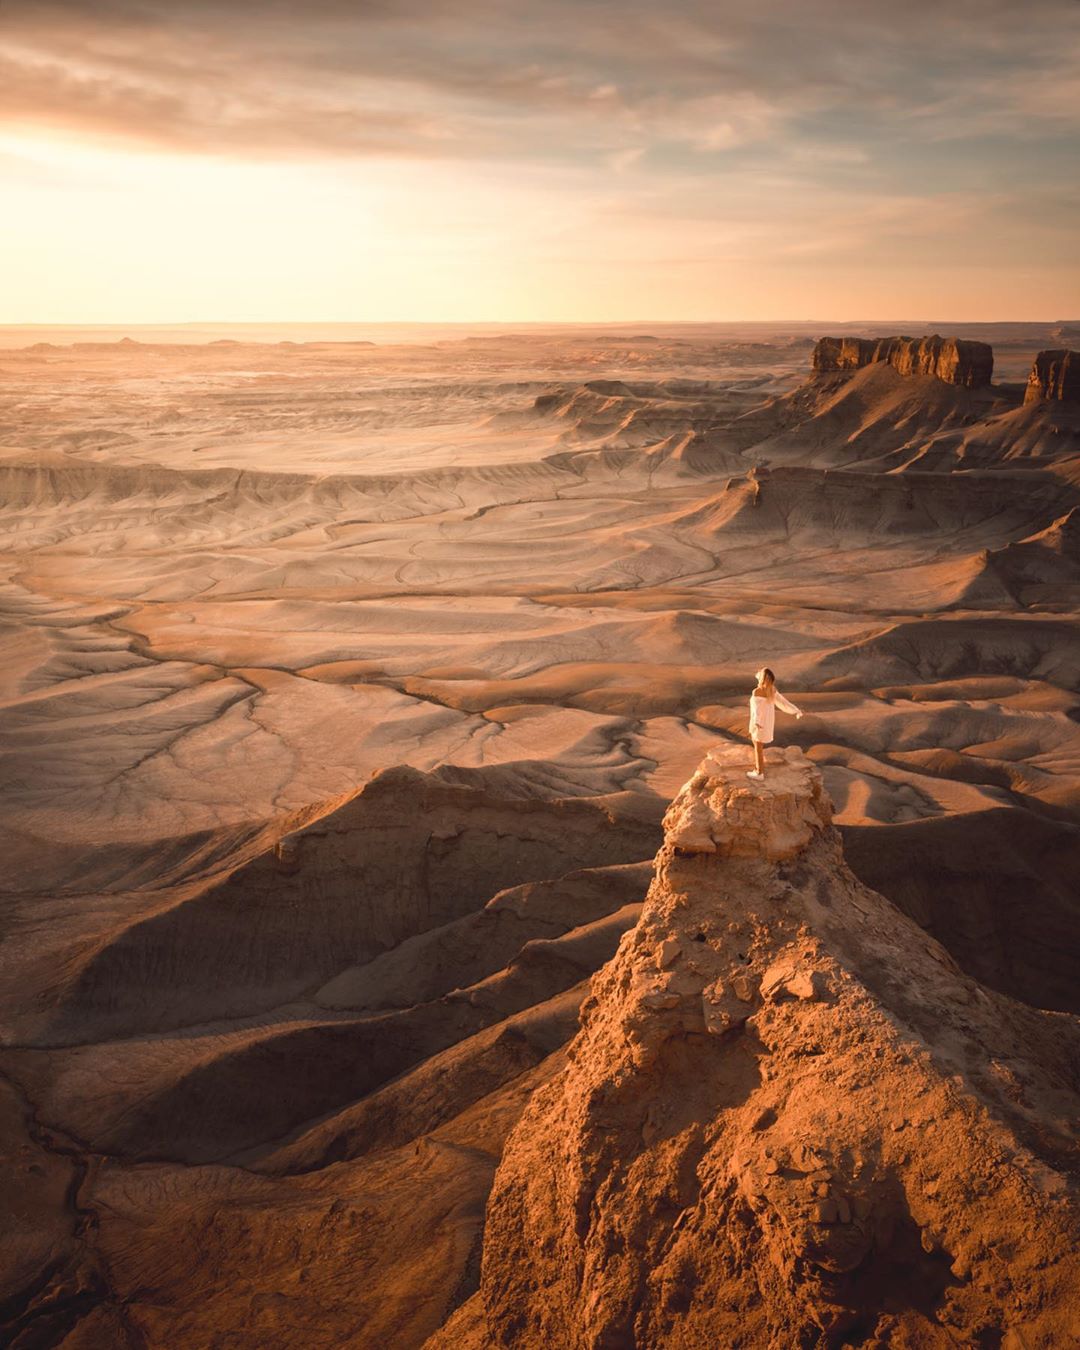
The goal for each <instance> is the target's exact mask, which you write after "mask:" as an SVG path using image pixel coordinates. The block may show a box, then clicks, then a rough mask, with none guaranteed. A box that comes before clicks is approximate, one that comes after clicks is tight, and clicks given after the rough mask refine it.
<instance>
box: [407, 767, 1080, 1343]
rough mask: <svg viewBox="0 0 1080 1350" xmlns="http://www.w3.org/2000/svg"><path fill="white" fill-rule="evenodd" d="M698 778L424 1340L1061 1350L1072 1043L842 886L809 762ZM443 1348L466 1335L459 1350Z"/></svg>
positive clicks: (1074, 1302)
mask: <svg viewBox="0 0 1080 1350" xmlns="http://www.w3.org/2000/svg"><path fill="white" fill-rule="evenodd" d="M744 761H745V755H744V754H741V753H738V752H735V753H734V754H733V755H732V756H731V757H730V758H717V757H716V755H715V754H714V756H711V757H710V758H708V759H706V760H705V762H704V763H703V764H702V766H701V767H700V769H699V770H698V772H697V773H696V774H695V775H694V776H693V777H692V778H691V779H690V781H689V782H688V783H687V784H686V785H685V786H684V787H683V789H682V790H681V792H680V793H679V795H678V796H677V798H676V800H675V801H674V802H673V803H672V806H671V808H670V809H669V812H668V815H667V818H666V821H665V826H666V837H665V842H664V845H663V847H662V849H661V851H660V853H659V854H658V856H657V859H656V868H655V875H654V880H653V883H652V887H651V890H650V892H649V896H648V898H647V900H646V902H645V906H644V909H643V911H642V914H641V918H640V920H639V922H638V924H637V926H636V927H635V928H633V929H631V930H630V931H628V932H627V934H626V935H625V936H624V938H623V940H622V943H621V945H620V947H619V950H618V952H617V954H616V956H615V957H614V959H613V960H612V961H611V962H609V964H608V965H607V966H605V967H604V968H603V969H602V970H601V971H600V972H599V973H598V974H597V975H596V976H595V977H594V979H593V984H592V990H591V994H590V996H589V998H588V999H587V1000H586V1003H585V1005H584V1007H583V1010H582V1025H581V1029H580V1032H579V1034H578V1036H577V1037H576V1039H575V1040H574V1041H573V1042H572V1044H571V1046H570V1049H569V1052H568V1063H567V1065H566V1067H565V1069H564V1070H563V1071H562V1072H561V1073H559V1074H558V1075H557V1076H556V1077H555V1078H553V1079H552V1080H551V1081H550V1082H548V1083H547V1084H545V1085H543V1086H542V1087H540V1088H539V1089H538V1090H537V1091H536V1092H535V1093H534V1095H533V1097H532V1099H531V1101H530V1104H529V1106H528V1107H527V1108H526V1110H525V1113H524V1115H523V1116H522V1118H521V1120H520V1121H519V1123H518V1125H517V1126H516V1128H515V1129H514V1131H513V1133H512V1134H511V1136H510V1138H509V1141H508V1143H507V1146H506V1149H505V1152H504V1154H503V1158H502V1162H501V1165H500V1167H499V1170H498V1173H497V1176H496V1180H495V1184H494V1188H493V1191H492V1194H491V1197H490V1200H489V1203H488V1208H487V1217H486V1224H485V1237H484V1251H483V1261H482V1275H481V1286H480V1291H479V1293H478V1294H477V1295H475V1296H474V1297H473V1298H472V1299H471V1300H469V1301H468V1302H467V1303H466V1304H465V1305H464V1306H463V1307H462V1308H461V1309H459V1311H458V1314H457V1315H456V1316H455V1318H454V1319H452V1321H451V1323H449V1324H447V1326H446V1327H445V1328H444V1330H443V1332H442V1333H440V1336H438V1337H436V1338H434V1339H433V1341H432V1342H431V1343H430V1344H431V1346H433V1347H435V1346H442V1345H447V1346H448V1345H450V1344H451V1343H455V1344H457V1345H467V1346H475V1347H480V1346H491V1345H500V1346H514V1347H522V1348H525V1347H528V1348H529V1350H532V1348H533V1347H541V1346H549V1345H557V1346H560V1347H567V1350H577V1348H578V1347H581V1348H584V1347H590V1350H599V1348H600V1347H604V1348H606V1350H624V1347H626V1348H629V1347H661V1346H663V1347H669V1348H670V1350H691V1348H694V1350H697V1348H698V1347H713V1346H736V1345H739V1346H744V1347H747V1348H748V1350H749V1348H750V1347H753V1350H780V1347H783V1348H784V1350H788V1347H792V1346H802V1347H833V1346H837V1347H838V1346H841V1345H844V1346H875V1347H883V1346H886V1345H888V1346H910V1347H914V1346H919V1347H937V1346H941V1347H945V1346H955V1345H999V1346H1009V1347H1022V1346H1025V1347H1032V1348H1033V1350H1034V1347H1037V1346H1038V1347H1042V1346H1052V1345H1054V1346H1056V1345H1062V1346H1063V1345H1065V1344H1067V1343H1069V1340H1070V1335H1071V1332H1070V1328H1071V1329H1072V1331H1073V1332H1074V1331H1075V1328H1076V1326H1077V1325H1080V1293H1078V1290H1080V1282H1078V1279H1077V1276H1078V1275H1080V1261H1078V1257H1077V1239H1078V1237H1080V1216H1078V1213H1077V1204H1076V1199H1077V1197H1076V1192H1075V1183H1071V1182H1070V1180H1069V1177H1070V1169H1071V1168H1075V1165H1076V1162H1077V1156H1076V1151H1075V1137H1074V1134H1073V1130H1072V1128H1071V1125H1070V1115H1075V1112H1076V1110H1077V1107H1078V1105H1080V1099H1078V1095H1077V1084H1078V1065H1080V1031H1078V1028H1077V1025H1076V1022H1075V1020H1074V1019H1071V1018H1068V1017H1065V1016H1062V1015H1060V1014H1052V1013H1040V1012H1037V1011H1035V1010H1033V1009H1031V1008H1028V1007H1026V1006H1024V1005H1021V1004H1018V1003H1014V1002H1012V1001H1011V1000H1009V999H1007V998H1004V997H1002V996H1000V995H996V994H992V993H989V992H988V991H987V990H985V989H983V988H982V987H981V986H980V985H979V984H978V983H977V982H976V981H974V980H972V979H970V978H968V977H967V976H965V975H964V974H963V973H962V972H961V971H960V970H959V968H958V967H957V966H956V964H955V963H954V961H953V960H952V958H951V957H950V956H949V955H948V954H947V953H946V952H945V950H944V949H943V948H942V947H940V946H939V945H938V944H937V943H936V942H935V941H934V940H933V939H932V938H930V937H928V936H927V934H926V933H925V932H924V931H923V930H921V929H920V928H918V927H917V926H916V925H915V924H914V923H912V922H911V921H910V920H908V919H907V918H906V917H905V916H904V915H902V914H901V913H900V912H899V911H898V910H897V909H895V908H894V907H893V906H892V905H891V904H890V903H889V902H888V901H887V900H885V899H884V898H883V897H882V896H880V895H878V894H876V893H875V892H873V891H871V890H868V889H867V888H866V887H865V886H863V885H862V884H861V883H860V882H858V881H857V880H856V878H855V877H854V876H853V875H852V873H851V872H850V871H849V870H848V868H847V866H846V865H845V863H844V859H843V855H842V850H841V845H840V840H839V836H838V834H837V833H836V831H835V830H834V829H833V827H832V826H831V824H830V804H829V800H828V797H827V795H826V794H825V793H824V791H823V789H822V785H821V781H820V778H819V775H818V772H817V770H816V769H815V768H814V766H813V765H812V764H811V763H810V762H809V761H808V760H807V759H806V758H805V757H804V756H803V755H802V754H801V752H800V751H798V750H794V749H793V750H789V751H787V752H786V754H785V753H783V752H781V751H779V750H772V751H770V752H769V755H768V764H767V768H768V775H767V778H766V780H765V782H764V783H762V784H754V783H751V782H749V781H748V780H747V778H746V776H745V768H746V765H745V762H744ZM455 1338H456V1340H455Z"/></svg>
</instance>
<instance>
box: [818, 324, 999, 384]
mask: <svg viewBox="0 0 1080 1350" xmlns="http://www.w3.org/2000/svg"><path fill="white" fill-rule="evenodd" d="M812 360H813V368H814V370H815V371H817V372H829V371H837V370H858V369H860V368H861V367H862V366H870V365H874V364H875V363H876V362H879V361H885V362H887V363H888V364H889V365H891V366H892V367H893V368H894V369H895V370H897V371H899V373H900V374H901V375H935V376H936V377H937V378H938V379H939V380H944V381H945V383H946V384H957V385H961V386H963V387H964V388H965V389H979V388H981V387H982V386H983V385H987V384H989V383H990V379H991V376H992V375H993V373H994V351H993V348H992V347H991V346H990V345H989V344H988V343H986V342H972V341H968V340H967V339H964V338H943V337H939V336H938V334H936V333H935V334H933V336H931V337H922V338H910V337H887V338H857V337H851V338H833V337H823V338H820V339H819V340H818V342H817V344H816V345H815V347H814V351H813V357H812Z"/></svg>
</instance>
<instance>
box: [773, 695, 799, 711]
mask: <svg viewBox="0 0 1080 1350" xmlns="http://www.w3.org/2000/svg"><path fill="white" fill-rule="evenodd" d="M773 702H774V703H775V704H776V706H777V707H778V708H780V709H781V710H782V711H783V712H786V713H791V715H792V716H793V717H801V716H802V709H801V708H796V706H795V704H794V703H792V702H791V701H790V699H786V698H785V697H784V696H783V694H782V693H781V692H780V690H779V689H777V691H776V692H775V693H774V694H773Z"/></svg>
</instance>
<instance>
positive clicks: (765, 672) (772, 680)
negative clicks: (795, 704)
mask: <svg viewBox="0 0 1080 1350" xmlns="http://www.w3.org/2000/svg"><path fill="white" fill-rule="evenodd" d="M758 681H759V683H760V686H761V688H762V689H763V690H764V691H765V695H766V697H767V698H772V696H773V694H775V693H776V676H775V675H774V674H773V673H772V671H771V670H770V669H769V667H768V666H762V667H761V670H760V672H759V674H758Z"/></svg>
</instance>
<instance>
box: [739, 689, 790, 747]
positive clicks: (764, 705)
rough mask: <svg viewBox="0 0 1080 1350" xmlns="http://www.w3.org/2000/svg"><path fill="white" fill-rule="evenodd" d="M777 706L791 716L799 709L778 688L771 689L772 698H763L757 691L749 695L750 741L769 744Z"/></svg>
mask: <svg viewBox="0 0 1080 1350" xmlns="http://www.w3.org/2000/svg"><path fill="white" fill-rule="evenodd" d="M774 704H775V707H774ZM777 708H783V710H784V712H786V713H791V714H792V716H795V714H796V713H798V712H800V711H801V710H800V709H799V708H796V706H795V704H794V703H792V702H790V701H789V700H788V699H786V698H785V697H784V696H783V694H782V693H781V692H780V690H779V689H774V690H773V696H772V698H764V697H763V696H762V695H761V694H758V693H753V694H751V695H750V739H751V740H752V741H760V742H761V744H762V745H769V744H771V742H772V738H773V730H774V729H775V726H776V709H777Z"/></svg>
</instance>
